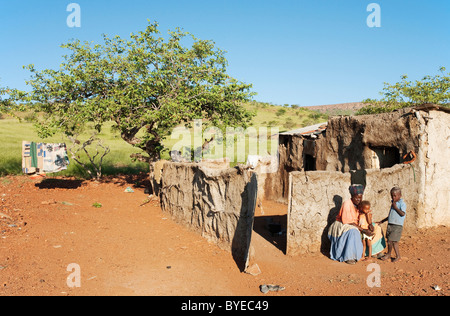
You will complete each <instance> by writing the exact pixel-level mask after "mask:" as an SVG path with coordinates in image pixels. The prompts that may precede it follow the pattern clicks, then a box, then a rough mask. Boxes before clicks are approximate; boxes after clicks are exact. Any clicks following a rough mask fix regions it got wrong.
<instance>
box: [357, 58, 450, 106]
mask: <svg viewBox="0 0 450 316" xmlns="http://www.w3.org/2000/svg"><path fill="white" fill-rule="evenodd" d="M445 71H446V69H445V67H441V68H440V69H439V72H440V74H438V75H435V76H425V77H423V79H422V80H416V81H414V82H413V81H408V80H407V79H408V76H407V75H403V76H402V77H401V79H402V80H401V81H400V82H397V83H395V84H392V85H391V84H388V83H384V88H383V92H381V93H380V94H381V95H383V98H382V99H380V100H374V99H366V100H364V101H363V103H365V106H364V107H363V108H361V109H360V110H359V111H358V112H357V114H373V113H383V112H391V111H394V110H396V109H400V108H405V107H412V106H417V105H421V104H427V103H431V104H437V105H441V106H445V107H449V106H450V73H447V74H446V73H445Z"/></svg>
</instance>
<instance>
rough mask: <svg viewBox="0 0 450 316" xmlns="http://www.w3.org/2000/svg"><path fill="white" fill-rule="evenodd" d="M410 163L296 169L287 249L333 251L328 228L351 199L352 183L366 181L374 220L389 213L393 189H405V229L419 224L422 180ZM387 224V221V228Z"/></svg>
mask: <svg viewBox="0 0 450 316" xmlns="http://www.w3.org/2000/svg"><path fill="white" fill-rule="evenodd" d="M414 172H415V171H414V170H413V167H412V166H410V165H396V166H394V167H392V168H386V169H382V170H377V169H370V170H364V171H351V172H339V171H308V172H302V171H298V172H292V173H291V176H290V183H291V194H290V196H291V198H290V201H289V211H288V231H287V253H288V254H289V255H296V254H301V253H307V252H318V251H322V252H324V253H326V252H327V251H329V241H328V237H327V232H328V228H329V226H330V225H331V224H332V223H333V222H334V221H335V219H336V216H337V214H338V213H339V210H340V208H341V205H342V203H343V202H344V201H346V200H348V199H350V197H351V196H350V193H349V190H348V189H349V187H350V185H351V184H364V185H365V187H366V189H365V192H364V196H363V199H364V200H368V201H370V202H371V205H372V211H373V220H374V221H380V220H382V219H383V218H385V217H387V216H388V214H389V210H390V203H391V202H390V201H391V198H390V190H391V188H392V187H394V186H399V187H400V188H401V189H402V194H403V199H404V200H405V202H406V204H407V206H408V209H407V218H406V221H405V230H413V229H416V228H418V225H417V210H418V191H419V188H420V183H419V182H418V180H417V174H416V175H415V174H414ZM385 226H386V224H384V225H383V229H385Z"/></svg>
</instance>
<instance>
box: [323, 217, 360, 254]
mask: <svg viewBox="0 0 450 316" xmlns="http://www.w3.org/2000/svg"><path fill="white" fill-rule="evenodd" d="M328 238H329V239H330V241H331V248H330V258H331V259H333V260H336V261H339V262H344V261H348V260H356V261H358V260H360V259H361V257H362V253H363V244H362V240H361V233H360V232H359V230H358V229H357V228H356V227H354V226H352V225H348V224H342V223H341V222H339V221H335V222H334V223H333V224H332V225H331V226H330V229H329V230H328Z"/></svg>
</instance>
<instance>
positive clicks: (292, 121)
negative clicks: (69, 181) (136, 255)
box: [0, 102, 327, 178]
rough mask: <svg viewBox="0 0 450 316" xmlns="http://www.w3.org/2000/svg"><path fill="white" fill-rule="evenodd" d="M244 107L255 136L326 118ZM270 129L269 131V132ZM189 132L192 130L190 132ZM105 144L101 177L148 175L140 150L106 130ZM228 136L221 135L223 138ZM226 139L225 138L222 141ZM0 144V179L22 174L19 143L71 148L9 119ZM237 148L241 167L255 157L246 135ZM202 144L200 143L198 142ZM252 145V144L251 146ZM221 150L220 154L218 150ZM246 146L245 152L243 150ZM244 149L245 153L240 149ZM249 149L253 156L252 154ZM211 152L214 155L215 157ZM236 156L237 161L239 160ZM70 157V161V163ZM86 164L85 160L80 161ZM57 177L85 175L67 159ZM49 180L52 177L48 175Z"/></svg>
mask: <svg viewBox="0 0 450 316" xmlns="http://www.w3.org/2000/svg"><path fill="white" fill-rule="evenodd" d="M245 106H246V107H247V108H248V109H249V110H250V111H255V112H256V116H255V117H254V119H253V121H252V128H254V129H255V130H256V133H257V135H256V136H258V135H259V134H258V133H259V131H260V127H267V132H268V134H269V136H270V134H271V133H273V132H274V131H275V132H277V131H279V132H283V131H287V130H293V129H297V128H301V127H305V126H308V125H313V124H316V123H319V122H324V121H326V120H327V116H326V115H323V114H320V113H318V112H316V111H312V110H309V109H305V108H301V107H286V106H276V105H272V104H268V103H261V102H249V103H247V104H245ZM24 115H25V116H26V115H27V114H22V115H21V116H22V117H24V118H25V116H24ZM271 128H272V129H271ZM191 131H192V130H191ZM98 136H99V137H100V138H101V139H102V140H103V142H104V144H105V145H107V146H109V147H110V149H111V152H110V153H109V154H108V155H107V156H106V157H105V158H104V162H103V174H104V175H115V174H137V173H141V172H148V165H147V164H146V163H143V162H135V161H132V159H131V158H130V155H131V154H132V153H139V152H140V150H139V149H137V148H133V147H132V146H131V145H129V144H128V143H126V142H125V141H123V140H122V139H121V137H120V135H119V134H118V133H115V132H113V131H111V129H110V128H108V127H106V128H104V129H103V131H102V133H100V134H99V135H98ZM226 136H227V135H224V137H226ZM87 138H88V134H85V135H84V139H87ZM225 139H226V138H225ZM0 140H1V145H2V146H1V152H0V176H5V175H19V174H22V158H21V156H22V148H21V146H22V141H23V140H27V141H34V142H46V143H60V142H62V143H66V144H67V146H70V144H71V143H70V141H69V140H68V139H67V138H64V137H63V135H55V136H53V137H51V138H48V139H41V138H39V137H38V136H37V133H36V131H35V129H34V127H33V124H32V123H31V122H29V121H27V120H22V122H19V121H18V120H17V119H12V118H8V117H5V118H3V119H0ZM239 141H240V142H241V143H240V145H241V146H240V147H238V146H237V145H236V144H235V148H239V149H235V150H233V152H234V157H233V158H234V159H233V160H232V162H233V161H234V163H232V165H235V164H236V163H244V162H245V161H246V159H247V155H248V154H258V152H255V151H256V149H255V146H252V148H250V147H251V146H249V143H250V142H253V141H256V139H255V138H254V137H249V136H248V135H245V137H244V138H242V137H241V138H240V139H239ZM200 142H201V141H200ZM193 143H194V141H193V137H192V136H189V137H187V138H184V140H180V139H171V138H170V137H168V138H167V139H166V140H165V142H164V145H165V146H166V148H169V149H173V148H174V145H176V144H177V145H178V146H179V147H180V146H190V145H191V144H192V145H193ZM253 144H254V143H253ZM271 144H272V143H271V140H270V139H268V143H267V146H266V147H267V150H266V148H262V150H261V151H260V153H265V152H266V151H269V152H270V153H273V152H272V151H271ZM220 146H222V147H221V148H222V151H221V150H220ZM244 146H245V148H244ZM211 148H212V149H213V150H212V152H211V153H210V154H209V155H206V157H205V158H213V159H214V158H221V157H223V154H222V152H223V153H226V150H227V148H226V146H225V142H223V143H220V142H219V143H218V142H217V141H214V142H213V143H211ZM243 148H244V149H243ZM251 149H252V150H253V152H251ZM214 152H215V154H216V155H214ZM238 156H239V157H240V159H238ZM70 158H71V157H70V154H69V159H70ZM162 159H169V151H168V150H167V151H165V152H163V155H162ZM83 161H84V162H87V159H83ZM55 175H58V176H73V177H76V178H86V172H85V171H84V170H83V168H81V167H80V166H79V165H78V164H77V163H76V162H75V161H73V160H72V159H70V165H69V167H68V169H67V170H65V171H62V172H59V173H58V174H55ZM49 176H51V175H49Z"/></svg>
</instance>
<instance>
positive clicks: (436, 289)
mask: <svg viewBox="0 0 450 316" xmlns="http://www.w3.org/2000/svg"><path fill="white" fill-rule="evenodd" d="M431 288H432V289H433V290H435V291H440V290H441V287H440V286H439V285H433V286H432V287H431Z"/></svg>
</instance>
